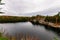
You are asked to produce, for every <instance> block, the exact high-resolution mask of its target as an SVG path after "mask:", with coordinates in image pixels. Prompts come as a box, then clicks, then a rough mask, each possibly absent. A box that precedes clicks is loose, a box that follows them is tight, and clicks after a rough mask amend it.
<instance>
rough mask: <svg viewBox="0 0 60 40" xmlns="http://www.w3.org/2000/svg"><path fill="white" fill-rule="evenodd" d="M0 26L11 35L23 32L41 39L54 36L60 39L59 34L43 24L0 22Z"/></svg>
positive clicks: (46, 39)
mask: <svg viewBox="0 0 60 40" xmlns="http://www.w3.org/2000/svg"><path fill="white" fill-rule="evenodd" d="M2 27H3V29H4V30H5V33H9V34H10V35H12V36H14V35H15V34H19V33H23V34H30V35H33V36H37V37H39V38H40V39H41V40H53V39H54V37H57V38H58V39H59V40H60V35H59V34H58V33H56V32H55V31H52V30H50V29H47V28H46V27H45V26H43V25H33V24H32V23H30V22H20V23H0V28H2Z"/></svg>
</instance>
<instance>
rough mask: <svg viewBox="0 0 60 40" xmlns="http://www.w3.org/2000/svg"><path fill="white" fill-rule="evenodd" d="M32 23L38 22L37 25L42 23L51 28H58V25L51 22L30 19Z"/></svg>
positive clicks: (59, 26)
mask: <svg viewBox="0 0 60 40" xmlns="http://www.w3.org/2000/svg"><path fill="white" fill-rule="evenodd" d="M30 22H31V23H32V24H38V25H44V26H48V27H52V28H59V29H60V25H57V24H54V23H51V22H45V21H36V22H35V21H30Z"/></svg>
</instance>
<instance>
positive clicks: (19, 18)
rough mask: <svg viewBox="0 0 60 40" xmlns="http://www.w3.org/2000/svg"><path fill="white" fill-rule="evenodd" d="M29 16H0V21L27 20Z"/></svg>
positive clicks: (14, 21)
mask: <svg viewBox="0 0 60 40" xmlns="http://www.w3.org/2000/svg"><path fill="white" fill-rule="evenodd" d="M27 21H28V17H19V16H0V23H16V22H27Z"/></svg>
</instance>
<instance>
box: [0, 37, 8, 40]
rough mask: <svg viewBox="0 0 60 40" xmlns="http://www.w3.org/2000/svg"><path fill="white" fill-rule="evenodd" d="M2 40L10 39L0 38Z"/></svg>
mask: <svg viewBox="0 0 60 40" xmlns="http://www.w3.org/2000/svg"><path fill="white" fill-rule="evenodd" d="M0 40H8V39H7V38H4V37H0Z"/></svg>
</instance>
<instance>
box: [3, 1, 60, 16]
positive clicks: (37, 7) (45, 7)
mask: <svg viewBox="0 0 60 40" xmlns="http://www.w3.org/2000/svg"><path fill="white" fill-rule="evenodd" d="M4 2H5V7H4V9H5V12H7V13H6V14H7V15H25V16H28V15H29V16H30V15H38V14H39V15H40V14H41V15H52V14H53V15H55V14H56V13H57V12H59V11H60V0H4Z"/></svg>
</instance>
